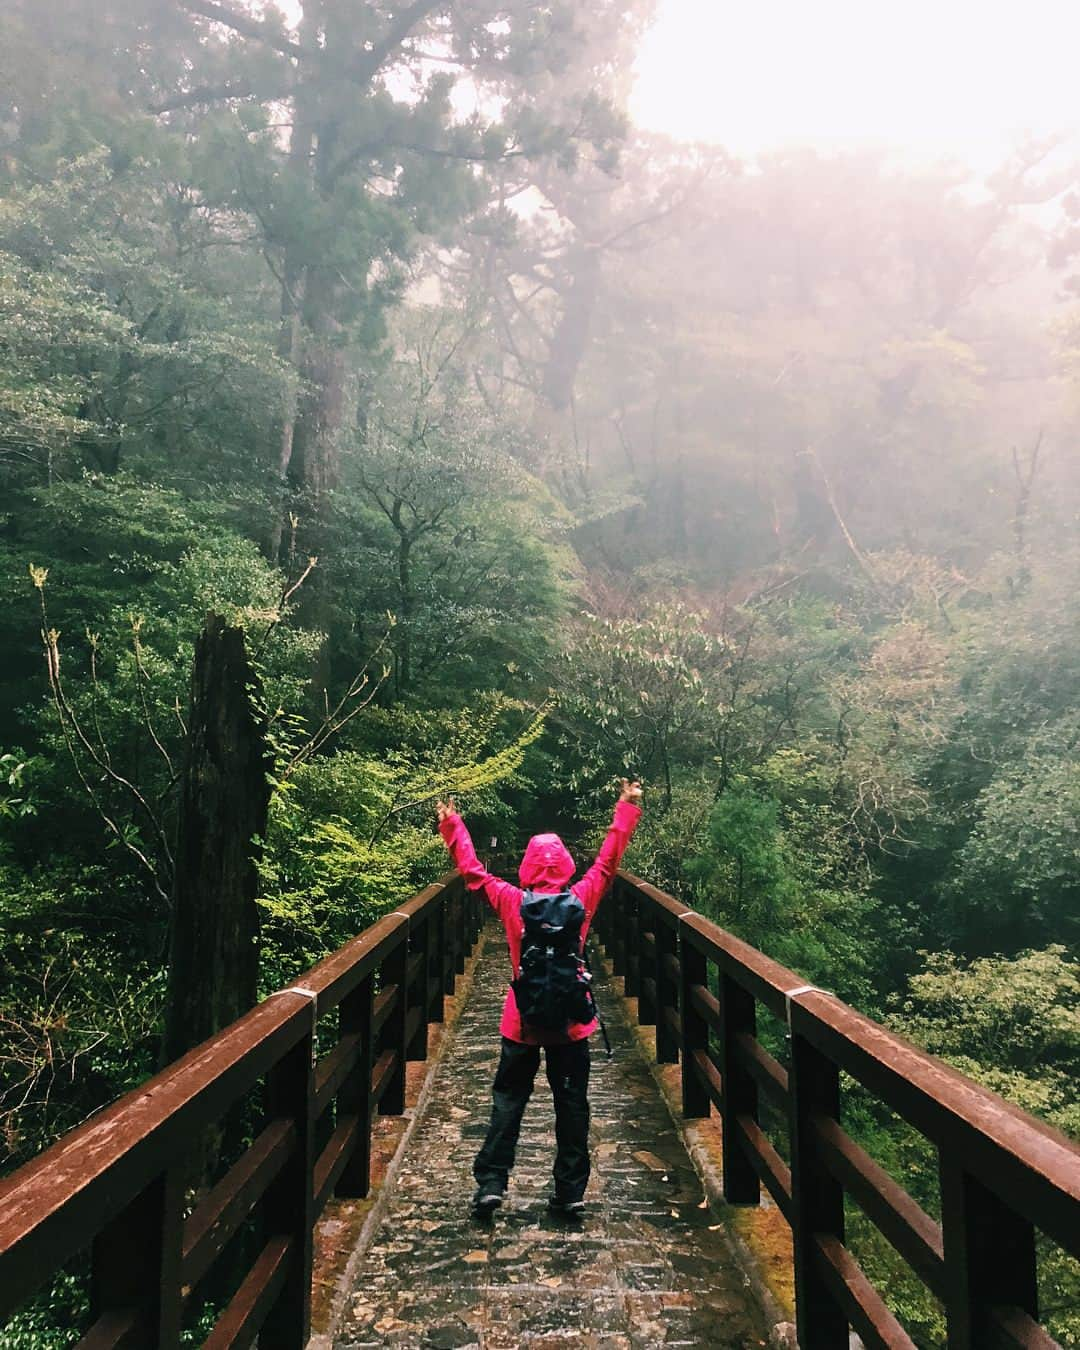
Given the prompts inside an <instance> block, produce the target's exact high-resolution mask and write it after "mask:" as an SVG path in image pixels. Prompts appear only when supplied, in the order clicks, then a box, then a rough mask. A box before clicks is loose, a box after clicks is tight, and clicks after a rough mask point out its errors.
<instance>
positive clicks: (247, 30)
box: [178, 0, 310, 60]
mask: <svg viewBox="0 0 1080 1350" xmlns="http://www.w3.org/2000/svg"><path fill="white" fill-rule="evenodd" d="M178 3H179V4H180V5H181V6H182V7H183V8H184V9H187V10H190V11H191V12H192V14H198V15H201V17H202V18H204V19H209V20H210V21H211V22H212V23H220V24H224V25H225V27H226V28H231V29H232V30H233V32H234V33H240V34H241V35H242V36H243V37H249V38H254V39H255V41H256V42H265V43H266V45H267V46H268V47H273V48H274V50H275V51H279V52H282V53H283V54H284V55H285V56H289V57H291V58H292V59H293V60H299V59H301V58H302V57H304V56H308V55H310V53H308V52H305V51H304V49H303V48H302V47H300V46H298V45H297V43H295V42H292V41H291V40H290V39H289V38H287V37H285V36H284V35H283V34H282V33H275V32H274V30H273V29H272V28H271V27H270V26H269V25H268V24H266V23H263V22H262V21H261V20H259V19H253V18H252V17H251V15H250V14H244V13H243V12H242V11H241V10H237V9H234V8H233V7H232V5H230V4H227V3H226V2H225V0H178Z"/></svg>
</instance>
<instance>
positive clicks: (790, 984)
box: [597, 872, 1080, 1350]
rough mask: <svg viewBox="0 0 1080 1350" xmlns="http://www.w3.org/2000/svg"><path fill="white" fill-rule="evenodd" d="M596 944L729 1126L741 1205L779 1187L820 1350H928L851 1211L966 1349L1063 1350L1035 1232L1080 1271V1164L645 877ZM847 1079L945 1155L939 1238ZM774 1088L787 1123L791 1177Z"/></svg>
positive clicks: (1076, 1156)
mask: <svg viewBox="0 0 1080 1350" xmlns="http://www.w3.org/2000/svg"><path fill="white" fill-rule="evenodd" d="M597 929H598V932H599V933H600V935H601V937H602V939H603V941H604V943H605V946H606V949H607V951H608V953H609V955H610V957H611V959H612V964H613V968H614V970H615V973H616V974H620V975H623V976H624V977H625V978H626V992H627V994H628V995H629V994H631V993H635V992H637V993H639V994H640V997H639V1005H638V1007H639V1016H640V1020H641V1021H642V1022H643V1023H648V1024H649V1025H652V1024H655V1025H656V1028H657V1058H658V1059H661V1060H664V1059H671V1058H674V1056H673V1055H672V1053H671V1051H672V1041H673V1040H675V1041H677V1043H678V1057H679V1058H680V1059H681V1075H682V1096H683V1112H684V1115H687V1116H689V1117H694V1116H707V1115H708V1114H709V1113H710V1111H711V1110H712V1109H713V1107H715V1108H716V1109H717V1110H719V1111H720V1112H721V1113H722V1116H723V1124H724V1129H723V1143H722V1147H723V1172H724V1193H725V1197H726V1198H727V1199H728V1200H729V1201H730V1202H732V1203H740V1204H756V1203H758V1201H759V1199H760V1186H761V1184H762V1183H764V1184H765V1185H766V1187H767V1188H768V1190H769V1191H770V1192H771V1194H772V1195H773V1198H774V1199H775V1200H776V1202H777V1205H778V1207H779V1209H780V1210H781V1212H782V1213H783V1214H784V1216H785V1217H786V1218H787V1219H788V1221H789V1222H790V1223H791V1225H792V1230H793V1238H794V1252H795V1287H796V1304H797V1319H798V1334H799V1344H800V1345H801V1346H802V1347H803V1350H846V1347H847V1345H848V1332H849V1327H851V1328H854V1329H855V1330H856V1331H857V1332H858V1333H859V1334H860V1335H861V1336H862V1337H863V1339H864V1341H865V1342H866V1343H867V1345H871V1346H881V1347H890V1350H892V1348H893V1347H896V1348H899V1347H901V1346H910V1345H911V1344H912V1342H911V1341H910V1339H909V1337H908V1336H907V1333H906V1332H905V1331H904V1330H903V1328H902V1327H901V1326H900V1325H899V1323H898V1322H897V1321H896V1319H895V1317H893V1315H892V1314H891V1313H890V1312H889V1311H888V1309H887V1307H886V1305H885V1302H884V1301H883V1299H882V1296H881V1294H880V1292H879V1291H878V1290H876V1289H874V1288H873V1286H872V1285H871V1284H870V1282H869V1281H868V1280H867V1278H866V1276H865V1275H864V1274H863V1272H862V1271H861V1270H860V1269H859V1266H858V1264H857V1262H856V1260H855V1258H854V1256H853V1255H852V1254H851V1252H850V1251H849V1250H848V1249H847V1248H846V1247H845V1245H844V1198H845V1195H846V1196H848V1197H850V1198H851V1199H852V1200H854V1201H855V1202H856V1203H857V1204H858V1205H859V1206H860V1207H861V1209H862V1210H863V1212H864V1213H865V1214H866V1216H867V1217H868V1218H869V1219H870V1220H871V1222H872V1223H874V1224H875V1225H876V1226H877V1228H878V1230H879V1231H880V1232H881V1233H882V1234H883V1236H884V1237H885V1238H886V1239H888V1241H889V1242H890V1243H891V1244H892V1245H893V1247H894V1248H895V1250H896V1251H897V1252H898V1253H899V1254H900V1256H901V1257H903V1258H904V1259H905V1260H906V1262H907V1263H908V1264H909V1265H910V1266H911V1268H912V1269H913V1270H914V1272H915V1274H916V1275H917V1276H919V1278H921V1279H922V1280H923V1281H924V1282H925V1283H926V1284H927V1286H928V1287H929V1288H930V1290H931V1292H932V1293H934V1294H935V1295H936V1296H937V1297H939V1298H940V1299H941V1301H942V1302H943V1304H944V1306H945V1312H946V1317H947V1320H948V1324H949V1347H950V1350H982V1347H985V1346H990V1345H994V1344H1011V1345H1018V1346H1035V1345H1039V1346H1049V1345H1052V1344H1054V1342H1053V1341H1052V1340H1051V1338H1050V1337H1049V1336H1048V1335H1047V1333H1046V1331H1045V1330H1044V1329H1043V1328H1042V1327H1041V1326H1040V1325H1039V1322H1038V1300H1037V1292H1036V1278H1035V1232H1036V1230H1039V1231H1041V1232H1042V1233H1045V1234H1046V1236H1047V1237H1049V1238H1050V1239H1051V1240H1052V1241H1054V1242H1056V1243H1058V1244H1059V1245H1060V1246H1061V1247H1062V1248H1064V1249H1065V1250H1066V1251H1067V1252H1069V1253H1071V1254H1072V1255H1073V1256H1076V1257H1080V1148H1077V1146H1076V1145H1075V1144H1074V1143H1072V1141H1070V1140H1069V1139H1067V1138H1066V1137H1065V1136H1064V1135H1062V1134H1060V1133H1059V1132H1058V1131H1057V1130H1054V1129H1053V1128H1051V1127H1050V1126H1048V1125H1046V1124H1044V1123H1043V1122H1042V1121H1039V1120H1036V1119H1035V1118H1034V1117H1032V1116H1030V1115H1028V1114H1027V1113H1025V1112H1023V1111H1021V1110H1019V1109H1018V1108H1017V1107H1015V1106H1012V1105H1011V1104H1009V1103H1008V1102H1005V1101H1003V1100H1002V1099H1001V1098H1000V1097H998V1096H997V1095H996V1094H995V1093H993V1092H990V1091H988V1090H987V1089H986V1088H983V1087H981V1086H980V1085H979V1084H977V1083H975V1082H973V1081H972V1080H971V1079H970V1078H967V1077H966V1076H965V1075H964V1074H961V1073H959V1072H958V1071H957V1070H956V1069H953V1068H952V1067H950V1066H949V1065H947V1064H945V1063H943V1062H942V1061H941V1060H939V1059H936V1058H934V1056H932V1055H928V1054H926V1053H924V1052H923V1051H922V1050H920V1049H918V1048H917V1047H916V1046H914V1045H912V1044H911V1043H910V1042H909V1041H906V1040H905V1039H904V1038H903V1037H902V1036H898V1035H896V1034H895V1033H893V1032H891V1031H889V1030H887V1029H886V1028H885V1027H883V1026H881V1025H880V1024H879V1023H877V1022H874V1021H873V1020H872V1019H871V1018H868V1017H864V1016H863V1015H862V1014H861V1013H858V1012H856V1011H855V1010H854V1009H853V1008H849V1007H848V1006H847V1005H846V1004H845V1003H843V1002H842V1001H841V1000H840V999H838V998H835V997H833V996H832V995H831V994H828V993H824V992H822V991H820V990H815V989H811V988H808V986H807V984H806V981H805V980H804V979H803V978H802V977H801V976H799V975H796V974H795V973H794V972H793V971H790V970H787V969H786V968H785V967H783V966H781V965H779V964H778V963H777V962H776V961H773V960H771V959H770V958H769V957H767V956H765V955H764V954H763V953H762V952H759V951H757V950H756V949H755V948H754V947H751V946H750V945H749V944H748V943H746V942H743V941H742V940H741V939H739V938H737V937H735V936H734V935H733V934H731V933H728V932H725V931H724V930H723V929H722V928H720V927H719V926H718V925H717V924H715V923H712V922H711V921H710V920H709V919H706V918H705V917H704V916H703V915H701V914H697V913H695V912H694V911H692V910H689V909H687V907H686V906H684V905H683V904H681V903H680V902H679V901H677V900H676V899H674V898H673V897H672V896H670V895H665V894H664V893H663V892H662V891H658V890H657V889H656V887H654V886H651V885H649V884H648V883H647V882H643V881H642V880H641V879H640V878H638V877H635V876H633V875H632V874H631V873H628V872H620V873H619V874H618V876H617V877H616V879H615V883H614V886H613V895H612V897H611V899H610V901H609V902H608V903H607V904H606V905H605V906H601V908H600V910H599V912H598V915H597ZM673 945H674V950H673V949H672V946H673ZM710 971H711V972H713V975H712V981H713V982H714V984H715V987H716V988H717V989H718V991H719V992H718V995H716V994H713V993H712V990H711V989H710ZM759 1005H760V1006H761V1007H762V1008H764V1009H766V1010H767V1011H768V1012H769V1013H771V1014H772V1015H773V1016H774V1017H777V1018H779V1019H780V1021H781V1022H783V1023H784V1024H785V1026H786V1029H787V1031H788V1035H789V1040H790V1047H789V1065H788V1067H787V1068H785V1066H784V1065H782V1064H780V1063H779V1061H778V1060H776V1059H775V1058H774V1057H773V1056H772V1055H771V1054H770V1053H769V1052H768V1051H767V1050H766V1049H765V1047H764V1046H763V1045H762V1044H761V1043H760V1041H759V1040H758V1038H757V1008H758V1006H759ZM841 1072H842V1073H844V1074H848V1075H850V1076H851V1077H852V1078H854V1079H855V1080H856V1081H857V1082H858V1083H860V1084H861V1085H862V1087H864V1088H865V1089H866V1090H867V1091H868V1092H869V1093H870V1094H871V1095H872V1096H873V1097H875V1098H876V1099H877V1100H878V1101H879V1102H882V1103H884V1104H885V1105H886V1106H887V1107H888V1108H889V1109H891V1110H892V1111H894V1112H896V1114H897V1115H899V1116H901V1117H902V1118H903V1119H904V1120H906V1121H907V1122H908V1123H909V1124H910V1125H912V1126H913V1127H914V1128H915V1129H916V1130H918V1131H919V1132H920V1133H921V1134H922V1135H923V1136H924V1137H925V1138H926V1139H927V1140H928V1141H929V1142H930V1143H931V1144H933V1145H934V1146H935V1147H936V1148H937V1150H938V1156H939V1165H940V1176H941V1199H942V1221H941V1223H940V1224H938V1223H937V1222H936V1221H935V1220H934V1219H932V1218H931V1217H930V1216H929V1215H927V1214H926V1213H925V1212H924V1211H923V1210H922V1209H921V1208H920V1207H919V1205H918V1204H917V1203H916V1202H915V1201H914V1200H913V1199H912V1198H911V1196H909V1195H908V1194H907V1192H906V1191H904V1190H903V1188H902V1187H901V1186H900V1185H899V1184H898V1183H897V1182H896V1181H895V1180H894V1179H893V1178H892V1177H890V1176H889V1175H888V1174H887V1173H886V1172H885V1171H884V1170H883V1169H882V1168H881V1167H880V1166H879V1165H878V1164H877V1163H876V1162H875V1161H874V1160H873V1159H872V1158H871V1157H870V1156H869V1155H868V1154H867V1153H866V1152H865V1151H864V1150H863V1149H862V1148H861V1147H860V1146H859V1145H858V1144H857V1143H856V1142H855V1141H854V1140H852V1139H851V1138H850V1137H849V1136H848V1135H847V1134H846V1133H845V1131H844V1130H843V1129H842V1128H841V1126H840V1123H839V1107H840V1092H841V1086H840V1081H841V1080H840V1075H841ZM759 1089H760V1090H761V1091H762V1092H764V1093H765V1094H766V1095H767V1096H768V1097H769V1099H770V1100H771V1101H772V1102H773V1103H774V1104H775V1105H776V1106H777V1107H778V1108H779V1109H780V1111H781V1113H782V1115H783V1116H785V1117H786V1121H787V1133H788V1140H789V1142H790V1148H791V1167H790V1169H789V1168H788V1165H787V1164H786V1163H785V1162H784V1161H783V1159H782V1158H781V1156H780V1153H779V1152H778V1151H777V1148H776V1147H775V1146H774V1144H773V1143H772V1142H771V1141H770V1140H769V1138H768V1137H767V1135H766V1133H765V1131H764V1129H763V1128H762V1125H761V1123H760V1121H759V1117H758V1092H759Z"/></svg>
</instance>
